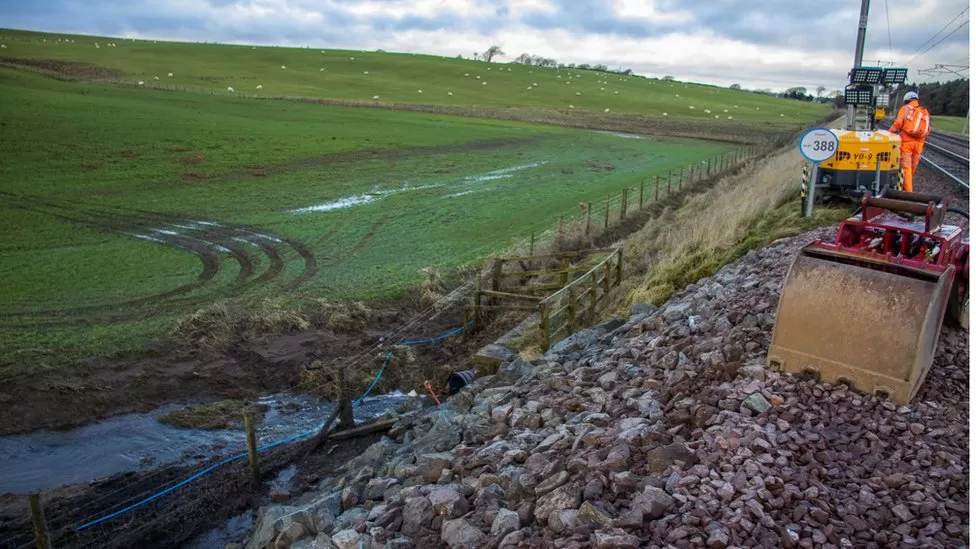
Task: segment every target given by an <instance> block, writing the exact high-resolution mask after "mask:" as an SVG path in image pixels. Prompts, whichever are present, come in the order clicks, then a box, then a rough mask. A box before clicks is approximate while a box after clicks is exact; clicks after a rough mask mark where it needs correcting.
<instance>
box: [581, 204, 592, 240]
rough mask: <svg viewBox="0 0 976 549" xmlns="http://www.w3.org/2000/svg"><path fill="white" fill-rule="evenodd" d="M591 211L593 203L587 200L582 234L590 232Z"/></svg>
mask: <svg viewBox="0 0 976 549" xmlns="http://www.w3.org/2000/svg"><path fill="white" fill-rule="evenodd" d="M592 211H593V203H592V202H587V203H586V230H585V231H584V233H583V234H586V235H589V234H590V213H591V212H592Z"/></svg>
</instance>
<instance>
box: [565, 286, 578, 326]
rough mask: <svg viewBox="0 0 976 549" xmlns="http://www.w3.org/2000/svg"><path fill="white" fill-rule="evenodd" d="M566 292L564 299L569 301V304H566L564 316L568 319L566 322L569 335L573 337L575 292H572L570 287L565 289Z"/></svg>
mask: <svg viewBox="0 0 976 549" xmlns="http://www.w3.org/2000/svg"><path fill="white" fill-rule="evenodd" d="M566 290H567V292H568V293H567V294H566V297H567V298H568V299H569V302H568V303H566V314H567V316H568V317H569V318H568V319H566V321H567V326H568V328H569V335H573V334H575V333H576V295H575V293H576V292H574V291H573V287H572V286H570V287H568V288H566Z"/></svg>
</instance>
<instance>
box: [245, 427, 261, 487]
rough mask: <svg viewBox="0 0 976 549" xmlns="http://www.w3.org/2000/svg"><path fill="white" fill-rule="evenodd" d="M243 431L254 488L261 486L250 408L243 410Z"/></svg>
mask: <svg viewBox="0 0 976 549" xmlns="http://www.w3.org/2000/svg"><path fill="white" fill-rule="evenodd" d="M244 433H245V436H246V437H247V466H248V468H249V469H250V470H251V486H252V487H253V488H254V489H255V490H256V489H258V487H260V486H261V472H260V471H259V470H258V443H257V438H256V437H255V435H254V418H252V417H251V412H250V410H245V411H244Z"/></svg>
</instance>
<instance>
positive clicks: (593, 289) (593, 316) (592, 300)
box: [588, 270, 597, 324]
mask: <svg viewBox="0 0 976 549" xmlns="http://www.w3.org/2000/svg"><path fill="white" fill-rule="evenodd" d="M596 292H597V289H596V271H595V270H594V271H590V312H589V315H588V316H589V318H588V321H589V324H593V323H594V322H596Z"/></svg>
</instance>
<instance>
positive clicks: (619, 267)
mask: <svg viewBox="0 0 976 549" xmlns="http://www.w3.org/2000/svg"><path fill="white" fill-rule="evenodd" d="M623 267H624V250H623V248H618V249H617V286H620V281H621V279H622V277H621V275H622V274H623Z"/></svg>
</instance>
